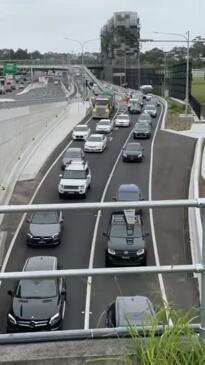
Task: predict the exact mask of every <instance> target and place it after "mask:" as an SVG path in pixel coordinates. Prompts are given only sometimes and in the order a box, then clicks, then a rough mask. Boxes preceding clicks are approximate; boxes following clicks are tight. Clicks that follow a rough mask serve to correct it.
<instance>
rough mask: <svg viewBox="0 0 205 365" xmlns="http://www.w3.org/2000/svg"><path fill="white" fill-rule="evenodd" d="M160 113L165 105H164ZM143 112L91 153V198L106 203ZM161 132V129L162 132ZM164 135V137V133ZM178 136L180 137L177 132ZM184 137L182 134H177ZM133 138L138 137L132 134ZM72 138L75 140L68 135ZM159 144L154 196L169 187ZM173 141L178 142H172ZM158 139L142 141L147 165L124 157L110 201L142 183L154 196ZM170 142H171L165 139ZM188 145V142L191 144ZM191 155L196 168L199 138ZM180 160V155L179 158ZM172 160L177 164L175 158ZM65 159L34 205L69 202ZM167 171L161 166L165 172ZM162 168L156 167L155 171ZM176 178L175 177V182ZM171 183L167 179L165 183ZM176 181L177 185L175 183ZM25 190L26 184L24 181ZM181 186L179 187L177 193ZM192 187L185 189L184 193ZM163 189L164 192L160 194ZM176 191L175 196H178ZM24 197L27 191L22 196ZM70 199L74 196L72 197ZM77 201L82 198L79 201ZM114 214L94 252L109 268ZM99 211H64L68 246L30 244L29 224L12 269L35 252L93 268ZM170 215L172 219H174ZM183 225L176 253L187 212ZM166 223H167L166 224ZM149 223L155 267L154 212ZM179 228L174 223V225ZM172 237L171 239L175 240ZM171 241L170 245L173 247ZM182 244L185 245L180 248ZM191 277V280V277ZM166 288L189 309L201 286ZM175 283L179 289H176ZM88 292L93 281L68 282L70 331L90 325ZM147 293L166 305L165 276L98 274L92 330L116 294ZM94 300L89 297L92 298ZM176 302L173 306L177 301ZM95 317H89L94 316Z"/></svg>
mask: <svg viewBox="0 0 205 365" xmlns="http://www.w3.org/2000/svg"><path fill="white" fill-rule="evenodd" d="M159 112H160V108H159ZM136 118H137V116H132V117H131V120H132V123H131V124H132V125H131V126H130V127H129V128H119V129H115V130H114V131H113V132H112V134H111V135H110V136H108V140H109V141H108V146H107V149H106V150H105V151H104V152H103V153H102V154H86V157H87V160H88V162H89V166H90V168H91V172H92V186H91V189H90V190H89V192H88V195H87V198H86V201H87V202H95V201H100V200H101V198H102V195H103V192H104V189H105V185H106V183H107V180H108V178H109V176H110V174H111V171H112V170H113V166H114V165H115V162H116V160H117V158H118V156H119V154H120V152H121V150H122V147H123V145H124V143H125V141H126V140H127V138H128V136H129V134H130V133H131V129H132V127H133V126H134V123H135V121H136ZM95 123H96V122H95V121H94V120H91V121H90V122H89V124H90V126H91V127H92V129H94V127H95ZM157 123H158V118H156V119H155V120H154V123H153V124H154V125H153V134H154V130H155V128H156V126H157ZM160 133H161V132H160ZM160 133H159V135H160ZM173 138H175V136H173ZM176 138H178V137H176ZM130 139H131V140H132V137H130ZM68 142H69V138H68ZM156 142H157V147H156V146H155V149H154V151H155V153H157V159H156V158H155V156H154V172H153V184H154V188H153V198H156V196H157V197H158V198H160V196H161V198H164V195H163V190H161V189H162V187H161V185H160V183H158V185H159V186H156V185H155V184H156V179H160V178H159V173H160V171H161V170H162V171H163V166H164V164H166V163H167V161H166V160H165V159H164V157H163V154H161V149H160V147H158V146H161V138H159V139H158V136H157V139H156ZM171 142H172V143H173V141H171ZM151 143H152V139H150V140H145V141H142V144H143V145H144V147H145V157H144V160H143V162H142V163H124V162H122V159H121V157H120V159H119V162H118V163H117V165H116V169H115V170H114V171H113V175H112V178H111V180H110V183H109V185H108V189H107V192H106V195H105V201H110V200H111V198H112V197H113V196H115V194H116V191H117V188H118V186H119V185H120V184H122V183H136V184H137V185H139V186H140V187H141V189H142V192H143V194H144V196H145V199H146V198H148V184H149V167H150V150H151ZM164 143H165V146H166V143H167V141H166V140H165V141H164ZM81 145H83V143H82V142H73V143H72V146H81ZM185 145H186V143H185ZM179 148H180V142H179ZM186 150H187V153H186V155H187V156H186V158H185V160H184V162H185V167H184V168H185V169H186V166H191V163H192V158H193V142H191V145H190V144H189V143H188V145H187V147H186ZM155 153H154V155H155ZM175 158H176V156H175ZM171 161H172V164H174V166H175V170H176V171H175V174H177V173H178V170H179V169H182V168H183V161H182V162H180V163H179V159H173V160H171ZM170 164H171V162H170ZM60 166H61V159H59V160H58V162H57V163H56V164H55V165H54V167H53V168H52V169H51V171H50V173H49V174H48V176H47V178H46V179H45V181H44V183H43V185H42V186H41V188H40V190H39V192H38V194H37V196H36V199H35V201H34V203H59V202H63V201H62V200H60V199H59V197H58V191H57V186H58V182H59V173H60V171H61V170H60ZM160 169H161V170H160ZM155 170H156V171H155ZM163 178H164V179H169V178H170V176H166V174H165V175H163ZM173 181H174V180H173ZM165 183H166V181H164V180H163V181H162V184H165ZM184 183H185V184H188V179H187V180H186V181H184V180H180V178H178V179H176V184H179V185H180V186H181V187H182V189H184ZM173 184H175V183H174V182H173ZM22 186H23V187H24V188H25V183H22ZM177 189H179V191H180V187H179V188H177V186H176V191H177ZM185 191H186V189H185V190H183V193H184V195H185V196H186V193H185ZM161 192H162V195H160V194H161ZM174 194H175V193H173V196H172V198H177V197H178V195H177V196H175V195H174ZM22 195H23V194H22ZM66 201H67V202H69V201H72V202H73V199H72V200H68V199H67V200H66ZM76 201H79V199H77V200H76ZM109 214H110V212H108V211H104V212H103V214H102V215H101V217H100V221H99V227H98V231H97V239H96V246H95V251H94V261H93V266H94V267H104V263H105V260H104V257H105V255H104V250H105V247H106V238H104V237H103V236H102V233H103V232H104V231H106V228H107V224H108V220H109ZM96 216H97V212H94V211H78V212H77V211H74V212H70V211H68V212H64V236H63V241H62V244H61V245H60V246H58V247H56V248H48V249H45V248H39V249H38V248H29V247H27V246H26V223H24V224H23V226H22V228H21V230H20V232H19V234H18V236H17V239H16V241H15V245H14V248H13V250H12V254H11V256H10V259H9V261H8V265H7V268H6V271H21V269H22V267H23V264H24V262H25V260H26V258H27V257H29V256H34V255H54V256H57V257H58V259H59V264H60V267H61V268H63V269H71V268H88V267H89V261H90V252H91V247H92V240H93V232H94V228H95V223H96ZM157 217H158V216H157V215H156V216H155V215H154V219H155V225H156V227H155V228H156V232H157V244H158V240H159V247H158V249H159V256H160V263H161V264H163V263H165V262H169V263H170V261H169V259H170V249H169V250H168V251H166V250H164V249H163V247H164V246H163V245H164V241H163V237H162V236H161V235H160V233H161V232H160V230H161V228H160V227H161V221H160V218H157ZM157 219H158V220H157ZM169 219H170V217H168V223H169ZM178 219H179V221H178V222H177V223H178V225H177V227H176V233H175V236H176V237H179V239H177V240H176V241H173V242H172V247H173V252H176V255H178V254H179V255H181V252H183V249H184V246H183V245H184V241H183V242H182V241H181V239H180V235H181V234H182V230H183V229H184V224H183V222H184V220H183V215H179V217H178ZM164 221H165V223H166V224H167V221H166V217H165V216H164ZM164 221H163V225H164ZM144 224H145V231H148V232H149V233H150V234H149V236H148V238H147V252H148V255H147V264H148V265H155V264H156V262H155V255H154V249H153V242H152V234H151V229H150V221H149V212H148V211H145V212H144ZM172 229H173V230H174V226H173V227H172ZM167 237H169V231H168V232H167ZM169 240H170V238H169ZM169 240H167V242H166V244H167V245H168V246H169V242H170V241H169ZM178 246H179V247H178ZM173 256H174V255H173ZM180 260H181V261H180V262H184V261H186V260H185V256H183V255H182V256H180ZM188 280H189V278H187V281H188ZM165 281H166V283H165V289H170V288H172V291H171V292H172V294H173V293H174V295H172V296H170V295H169V296H168V297H169V300H171V301H172V302H173V303H176V304H177V306H179V307H180V308H184V305H185V304H187V303H185V301H184V298H185V297H186V296H187V297H188V296H189V293H188V291H190V288H191V290H192V293H193V292H194V290H195V283H194V282H193V280H192V279H191V282H190V283H189V285H184V286H183V290H182V289H181V290H178V282H177V283H176V280H172V281H171V283H170V281H169V280H168V279H167V278H166V280H165ZM175 284H176V288H177V290H176V291H175ZM13 285H14V283H12V282H9V283H8V282H7V283H6V282H4V283H3V284H2V286H1V289H0V296H1V305H0V318H1V320H0V331H1V332H5V331H6V314H7V311H8V309H9V305H10V297H9V296H8V295H7V290H8V289H10V288H12V287H13ZM86 290H87V280H86V279H84V278H82V279H79V278H78V279H77V278H76V279H69V280H67V298H68V300H67V307H66V314H65V319H64V326H63V328H64V329H79V328H84V325H85V303H86ZM134 294H140V295H147V296H148V297H149V298H150V299H151V301H152V302H153V304H154V305H155V306H160V305H162V300H163V297H162V292H161V287H160V285H159V280H158V276H157V275H148V274H147V275H137V276H135V277H134V276H132V277H130V276H129V277H124V276H121V277H119V278H116V277H109V278H103V277H102V278H95V279H94V280H93V282H92V287H91V297H90V301H89V306H88V309H89V313H88V312H86V318H87V320H88V319H89V320H90V323H89V326H90V328H94V327H99V326H100V327H104V313H105V310H106V309H107V307H108V305H109V303H110V302H112V301H114V300H115V297H116V295H134ZM88 299H89V298H88ZM191 299H192V301H191V305H193V306H196V305H197V302H198V299H197V296H196V298H194V297H192V298H191ZM173 303H171V304H173ZM185 308H187V305H186V306H185ZM88 315H89V316H88Z"/></svg>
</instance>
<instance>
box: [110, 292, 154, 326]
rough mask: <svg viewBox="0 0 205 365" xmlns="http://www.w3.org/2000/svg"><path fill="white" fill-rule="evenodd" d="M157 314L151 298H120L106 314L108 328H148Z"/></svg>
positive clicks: (136, 296)
mask: <svg viewBox="0 0 205 365" xmlns="http://www.w3.org/2000/svg"><path fill="white" fill-rule="evenodd" d="M152 318H156V314H155V311H154V308H153V305H152V303H151V302H150V300H149V298H147V297H144V296H141V295H135V296H119V297H117V298H116V300H115V302H113V303H111V304H110V306H109V308H108V310H107V312H106V320H105V324H106V327H110V328H113V327H128V326H146V325H147V326H148V325H151V324H152Z"/></svg>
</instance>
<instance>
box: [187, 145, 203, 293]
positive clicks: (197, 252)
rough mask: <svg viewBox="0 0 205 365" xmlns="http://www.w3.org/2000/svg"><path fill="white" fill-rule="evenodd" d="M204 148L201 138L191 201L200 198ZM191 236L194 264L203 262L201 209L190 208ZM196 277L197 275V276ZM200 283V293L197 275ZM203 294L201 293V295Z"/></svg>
mask: <svg viewBox="0 0 205 365" xmlns="http://www.w3.org/2000/svg"><path fill="white" fill-rule="evenodd" d="M202 147H203V138H199V139H198V141H197V143H196V148H195V155H194V161H193V165H192V169H191V177H190V183H189V199H197V198H198V197H199V177H200V168H201V154H202ZM188 217H189V235H190V245H191V254H192V262H193V264H197V263H199V262H201V258H202V257H201V255H202V233H203V231H202V222H201V214H200V209H199V208H189V209H188ZM195 275H196V274H195ZM197 277H198V283H199V292H200V288H201V277H200V275H197ZM200 294H201V293H200Z"/></svg>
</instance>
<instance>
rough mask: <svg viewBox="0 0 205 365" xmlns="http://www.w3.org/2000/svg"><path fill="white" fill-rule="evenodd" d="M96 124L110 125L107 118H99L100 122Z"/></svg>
mask: <svg viewBox="0 0 205 365" xmlns="http://www.w3.org/2000/svg"><path fill="white" fill-rule="evenodd" d="M98 125H110V121H109V120H101V121H100V122H98Z"/></svg>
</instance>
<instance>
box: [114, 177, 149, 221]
mask: <svg viewBox="0 0 205 365" xmlns="http://www.w3.org/2000/svg"><path fill="white" fill-rule="evenodd" d="M113 200H115V201H118V202H134V201H140V200H144V197H143V195H142V192H141V190H140V188H139V186H137V185H136V184H122V185H120V186H119V188H118V190H117V195H116V197H113ZM118 210H119V209H118ZM135 212H136V213H137V214H141V215H142V209H138V210H137V209H135Z"/></svg>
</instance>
